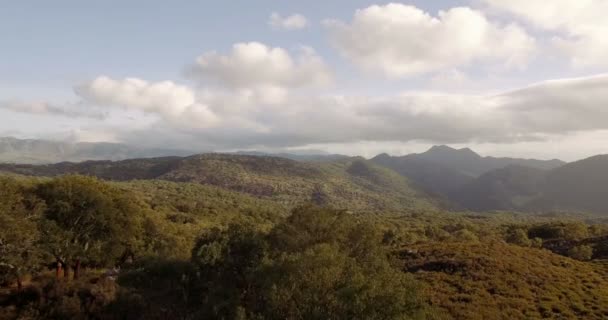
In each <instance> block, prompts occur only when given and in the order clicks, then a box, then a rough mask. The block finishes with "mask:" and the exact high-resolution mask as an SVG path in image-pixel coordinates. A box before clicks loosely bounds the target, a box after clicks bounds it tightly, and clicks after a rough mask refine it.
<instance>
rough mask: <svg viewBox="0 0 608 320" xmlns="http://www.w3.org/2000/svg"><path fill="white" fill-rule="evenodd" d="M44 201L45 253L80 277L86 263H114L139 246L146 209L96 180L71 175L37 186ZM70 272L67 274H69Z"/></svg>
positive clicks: (135, 200)
mask: <svg viewBox="0 0 608 320" xmlns="http://www.w3.org/2000/svg"><path fill="white" fill-rule="evenodd" d="M37 193H38V195H39V196H40V198H41V199H43V200H44V201H45V202H46V205H47V208H46V210H45V213H44V216H45V218H46V219H47V220H48V221H47V222H46V225H45V228H44V230H45V240H46V243H47V249H48V250H49V251H50V253H52V254H53V255H54V256H55V258H56V259H57V263H58V265H59V264H63V265H65V267H66V269H67V268H68V267H69V264H70V263H73V268H74V277H75V278H78V276H79V271H80V267H81V265H82V263H88V264H91V265H100V266H101V265H112V264H114V263H116V260H117V259H118V258H119V257H120V256H121V255H123V254H124V253H125V251H127V250H130V249H131V248H132V247H134V246H137V243H138V238H137V236H138V235H139V234H140V232H139V231H140V230H139V229H140V226H141V212H142V210H143V208H142V205H141V204H140V203H139V202H138V201H137V199H136V198H135V197H133V196H132V195H131V194H130V193H128V192H125V191H124V190H120V189H117V188H115V187H112V186H110V185H109V184H107V183H104V182H102V181H100V180H98V179H96V178H91V177H84V176H78V175H68V176H64V177H60V178H57V179H54V180H52V181H50V182H48V183H44V184H42V185H40V186H39V187H38V190H37ZM66 272H67V270H66Z"/></svg>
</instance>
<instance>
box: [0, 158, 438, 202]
mask: <svg viewBox="0 0 608 320" xmlns="http://www.w3.org/2000/svg"><path fill="white" fill-rule="evenodd" d="M0 172H5V173H16V174H21V175H33V176H57V175H62V174H68V173H77V174H84V175H92V176H97V177H99V178H102V179H107V180H116V181H126V180H135V179H145V180H150V179H158V180H167V181H175V182H191V183H199V184H204V185H212V186H216V187H220V188H224V189H228V190H232V191H238V192H242V193H247V194H250V195H254V196H257V197H260V198H267V199H271V200H274V201H277V202H279V203H281V204H283V205H285V206H286V207H292V206H294V205H297V204H300V203H305V202H311V201H312V202H314V203H317V204H328V205H333V206H336V207H341V208H353V209H356V210H359V211H378V210H382V211H392V212H397V211H402V210H409V209H421V208H426V209H429V208H435V207H436V205H435V200H433V199H432V198H431V197H429V196H427V195H426V194H424V193H421V192H419V191H417V190H416V189H414V188H412V187H411V186H410V185H409V182H408V180H407V179H406V178H404V177H402V176H400V175H399V174H397V173H395V172H393V171H392V170H389V169H386V168H383V167H380V166H377V165H375V164H373V163H371V162H370V161H367V160H365V159H363V158H359V157H355V158H347V159H341V160H337V161H331V162H298V161H294V160H290V159H285V158H279V157H268V156H250V155H234V154H203V155H195V156H189V157H165V158H151V159H131V160H123V161H116V162H114V161H87V162H82V163H58V164H51V165H23V164H21V165H11V164H3V165H2V164H0Z"/></svg>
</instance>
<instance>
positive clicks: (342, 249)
mask: <svg viewBox="0 0 608 320" xmlns="http://www.w3.org/2000/svg"><path fill="white" fill-rule="evenodd" d="M382 236H383V234H382V233H381V232H380V231H379V230H378V229H377V228H376V227H374V226H373V225H372V224H370V223H368V222H364V221H360V220H359V219H358V218H357V217H356V216H353V215H352V214H349V213H347V212H344V211H340V210H331V209H324V208H318V207H312V206H307V207H302V208H298V209H296V210H294V211H293V213H292V215H291V216H289V217H288V218H286V219H285V220H284V221H283V222H281V223H279V224H278V225H277V226H275V227H274V228H273V229H272V230H271V231H270V233H269V234H268V235H266V234H264V233H261V232H259V231H257V230H255V228H253V227H251V226H248V225H243V224H240V225H232V226H230V227H229V228H228V229H226V230H220V229H214V230H211V231H210V232H208V233H206V234H205V235H203V236H202V237H201V238H200V239H199V241H198V242H197V245H196V246H195V249H194V250H193V258H192V259H193V261H194V263H195V264H197V265H198V268H199V270H200V275H201V278H200V279H199V280H198V281H199V282H200V284H201V289H202V290H201V292H202V296H201V300H202V301H203V304H202V305H203V310H204V311H203V314H202V316H203V317H208V318H242V319H244V318H248V319H251V318H263V319H406V318H407V319H409V318H412V317H415V316H417V315H419V314H420V313H421V312H422V309H423V308H422V304H421V302H420V301H419V300H418V295H417V292H418V291H417V286H416V283H415V281H414V280H413V279H412V278H411V277H410V276H408V275H406V274H404V273H403V272H402V271H401V270H399V269H398V268H395V267H394V266H393V265H392V259H391V258H390V254H389V252H388V251H387V248H386V247H384V246H383V245H382V239H383V237H382Z"/></svg>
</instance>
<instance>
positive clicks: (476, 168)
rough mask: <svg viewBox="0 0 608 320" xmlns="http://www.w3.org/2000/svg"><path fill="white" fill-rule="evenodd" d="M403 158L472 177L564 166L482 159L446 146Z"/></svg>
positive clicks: (540, 162) (547, 163) (559, 161)
mask: <svg viewBox="0 0 608 320" xmlns="http://www.w3.org/2000/svg"><path fill="white" fill-rule="evenodd" d="M405 157H409V158H414V159H420V160H425V161H430V162H433V163H436V164H439V165H441V166H444V167H446V168H449V169H453V170H456V171H458V172H460V173H462V174H466V175H469V176H472V177H478V176H480V175H482V174H484V173H486V172H489V171H492V170H496V169H501V168H504V167H507V166H511V165H517V166H524V167H530V168H537V169H544V170H550V169H554V168H557V167H560V166H562V165H564V164H565V162H563V161H561V160H534V159H517V158H495V157H482V156H480V155H479V154H477V153H475V152H474V151H473V150H471V149H469V148H464V149H454V148H451V147H448V146H434V147H432V148H431V149H429V150H428V151H426V152H424V153H420V154H411V155H407V156H405Z"/></svg>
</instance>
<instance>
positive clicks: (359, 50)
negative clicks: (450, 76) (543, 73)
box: [324, 3, 536, 77]
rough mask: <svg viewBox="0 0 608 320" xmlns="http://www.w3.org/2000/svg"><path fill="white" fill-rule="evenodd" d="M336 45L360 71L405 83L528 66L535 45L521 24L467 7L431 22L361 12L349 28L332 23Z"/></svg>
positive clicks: (388, 8)
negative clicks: (441, 73) (470, 69)
mask: <svg viewBox="0 0 608 320" xmlns="http://www.w3.org/2000/svg"><path fill="white" fill-rule="evenodd" d="M324 24H325V25H326V27H327V28H328V29H329V31H330V34H331V35H330V38H331V42H332V44H333V45H334V46H335V47H336V48H337V49H338V50H339V51H340V52H341V53H342V54H343V55H344V56H345V57H347V58H348V59H350V60H352V61H353V62H354V63H355V64H357V65H359V66H360V67H361V68H363V69H365V70H368V71H374V72H380V73H383V74H385V75H387V76H390V77H404V76H411V75H416V74H422V73H428V72H434V71H438V70H442V69H446V68H454V67H458V66H462V65H467V64H470V63H472V62H474V61H493V62H498V63H499V64H500V65H503V66H507V67H521V66H524V65H525V64H526V63H527V62H528V60H529V58H530V57H531V56H533V54H534V53H535V50H536V41H535V39H534V38H533V37H531V36H530V35H528V34H527V33H526V32H525V31H524V30H523V29H522V28H521V27H519V26H518V25H516V24H508V25H499V24H497V23H493V22H491V21H489V20H488V19H487V18H486V17H485V16H484V14H483V13H482V12H480V11H476V10H472V9H470V8H467V7H459V8H452V9H449V10H447V11H440V12H439V13H438V15H437V16H432V15H430V14H429V13H426V12H424V11H422V10H420V9H418V8H416V7H414V6H409V5H404V4H398V3H390V4H387V5H384V6H379V5H373V6H370V7H368V8H365V9H361V10H357V11H356V13H355V15H354V17H353V19H352V21H351V22H349V23H346V22H342V21H338V20H328V21H325V22H324Z"/></svg>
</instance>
